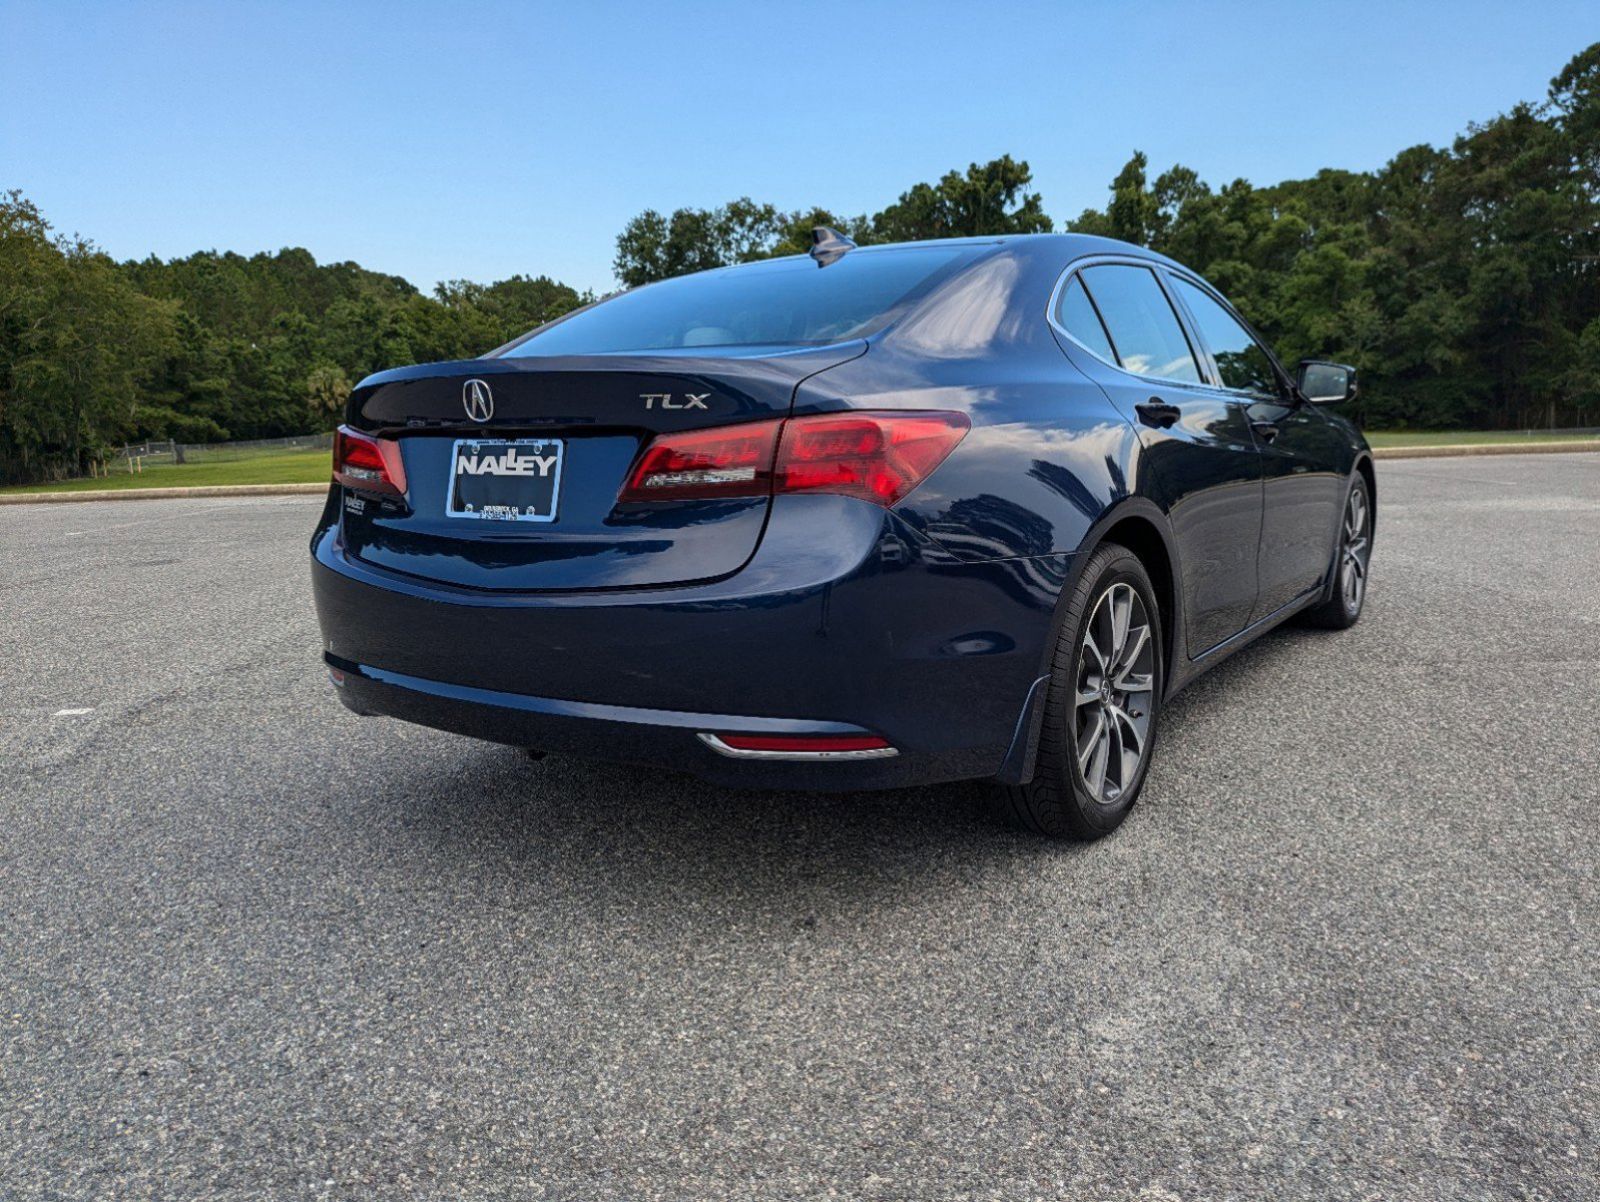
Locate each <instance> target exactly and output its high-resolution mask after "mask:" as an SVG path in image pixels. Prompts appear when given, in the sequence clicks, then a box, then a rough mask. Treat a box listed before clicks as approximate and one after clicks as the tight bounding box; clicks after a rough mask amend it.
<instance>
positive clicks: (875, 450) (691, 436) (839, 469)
mask: <svg viewBox="0 0 1600 1202" xmlns="http://www.w3.org/2000/svg"><path fill="white" fill-rule="evenodd" d="M971 428H972V423H971V421H969V420H968V418H967V416H966V415H965V414H963V413H818V414H811V415H809V416H806V417H796V418H789V419H787V420H783V421H765V422H751V423H749V424H748V425H742V426H722V427H718V428H715V429H710V430H694V431H690V432H688V433H685V434H663V435H660V436H659V437H657V438H656V439H655V440H654V441H653V442H651V443H650V445H649V446H648V447H646V448H645V452H644V454H643V455H642V456H641V457H640V459H639V464H638V466H637V467H635V468H634V470H633V474H632V475H631V476H630V477H629V478H628V483H627V485H626V487H624V488H623V490H622V494H621V496H620V497H619V498H618V500H620V501H624V502H633V501H655V500H663V501H665V500H683V499H687V498H696V499H710V498H714V497H751V496H763V495H765V494H766V493H768V492H769V491H770V492H780V493H798V492H824V493H840V494H843V495H844V496H847V497H859V498H861V499H862V500H864V501H871V502H873V503H874V504H877V505H883V506H885V507H888V506H891V505H894V504H896V503H897V502H898V501H900V500H901V499H902V498H904V497H905V496H906V494H907V493H909V492H910V491H911V490H912V489H914V488H915V487H916V486H917V485H919V484H921V483H922V482H923V480H925V479H927V477H928V476H929V474H930V473H931V472H932V471H933V469H934V468H936V467H938V466H939V464H941V463H943V462H944V459H945V457H946V456H947V455H949V454H950V452H951V451H952V450H954V449H955V446H956V444H957V443H958V442H960V441H961V439H962V438H963V437H964V436H965V435H966V433H967V431H968V430H969V429H971Z"/></svg>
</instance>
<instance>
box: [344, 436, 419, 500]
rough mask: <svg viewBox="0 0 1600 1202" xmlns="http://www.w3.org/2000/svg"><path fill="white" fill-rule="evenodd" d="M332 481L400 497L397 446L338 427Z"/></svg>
mask: <svg viewBox="0 0 1600 1202" xmlns="http://www.w3.org/2000/svg"><path fill="white" fill-rule="evenodd" d="M333 478H334V479H335V480H337V481H338V482H339V483H340V484H343V485H344V486H345V487H346V488H354V489H359V490H360V491H362V492H369V493H379V494H381V495H385V496H394V497H398V496H401V495H403V494H404V493H405V491H406V466H405V463H404V461H403V460H402V459H401V458H400V444H399V443H397V442H395V441H394V440H393V439H389V438H374V437H372V436H371V435H370V434H362V433H361V432H360V431H358V430H352V429H351V428H350V427H349V426H340V427H339V428H338V430H336V431H334V435H333Z"/></svg>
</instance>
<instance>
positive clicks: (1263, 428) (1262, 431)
mask: <svg viewBox="0 0 1600 1202" xmlns="http://www.w3.org/2000/svg"><path fill="white" fill-rule="evenodd" d="M1250 428H1251V429H1252V430H1254V431H1255V432H1256V434H1257V435H1258V436H1259V437H1260V439H1261V441H1262V442H1271V441H1272V440H1273V439H1274V438H1276V437H1278V424H1277V423H1276V422H1251V423H1250Z"/></svg>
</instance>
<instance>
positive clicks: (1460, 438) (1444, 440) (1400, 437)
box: [1363, 430, 1600, 447]
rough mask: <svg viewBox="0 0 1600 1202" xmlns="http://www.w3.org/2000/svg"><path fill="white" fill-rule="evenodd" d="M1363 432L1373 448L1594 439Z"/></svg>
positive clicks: (1557, 434)
mask: <svg viewBox="0 0 1600 1202" xmlns="http://www.w3.org/2000/svg"><path fill="white" fill-rule="evenodd" d="M1363 433H1365V434H1366V436H1367V441H1368V442H1370V443H1371V444H1372V445H1373V446H1374V447H1461V446H1474V445H1477V444H1480V443H1494V442H1565V441H1567V440H1568V439H1573V438H1583V439H1593V438H1596V437H1600V435H1594V434H1571V433H1564V432H1562V431H1559V430H1556V431H1543V430H1534V431H1531V432H1529V433H1524V432H1522V431H1521V430H1366V431H1363Z"/></svg>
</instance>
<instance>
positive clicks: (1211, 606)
mask: <svg viewBox="0 0 1600 1202" xmlns="http://www.w3.org/2000/svg"><path fill="white" fill-rule="evenodd" d="M1054 313H1055V319H1056V324H1057V326H1058V328H1059V329H1060V330H1062V332H1064V333H1066V334H1067V335H1068V336H1069V337H1071V338H1072V339H1073V340H1074V341H1075V342H1077V343H1078V344H1079V345H1080V346H1081V347H1082V348H1084V349H1086V350H1087V351H1089V352H1090V355H1089V356H1080V357H1081V358H1083V359H1085V360H1087V359H1089V358H1090V357H1091V356H1092V358H1093V360H1094V362H1093V363H1088V364H1087V365H1086V367H1085V370H1086V371H1088V372H1089V373H1090V374H1092V375H1093V377H1094V379H1095V380H1096V382H1097V383H1099V384H1100V386H1101V387H1102V388H1103V389H1104V390H1105V392H1106V394H1107V396H1109V397H1110V398H1111V401H1112V403H1113V404H1114V405H1116V407H1117V408H1118V409H1120V410H1121V411H1122V412H1123V413H1124V414H1125V415H1127V416H1128V417H1129V418H1130V419H1131V420H1133V421H1134V422H1136V423H1137V426H1138V430H1139V436H1140V439H1141V441H1142V443H1143V445H1144V457H1143V467H1142V469H1141V470H1143V471H1144V472H1145V478H1144V479H1142V480H1139V481H1130V487H1134V488H1135V489H1136V491H1142V492H1143V493H1145V495H1147V496H1150V497H1151V498H1152V499H1153V500H1155V502H1156V503H1157V504H1158V505H1160V506H1161V508H1162V509H1163V510H1165V512H1166V513H1167V515H1168V518H1169V520H1170V522H1171V527H1172V534H1173V538H1174V540H1175V542H1176V544H1177V552H1178V560H1179V562H1178V565H1177V569H1178V570H1177V575H1178V579H1179V583H1180V596H1181V599H1182V606H1183V613H1184V622H1185V626H1186V630H1187V642H1188V650H1189V653H1190V654H1191V655H1199V654H1200V653H1202V652H1204V651H1206V650H1209V649H1210V648H1212V647H1214V646H1216V645H1217V644H1218V643H1220V642H1222V641H1224V640H1225V639H1227V638H1229V637H1230V636H1232V635H1234V634H1237V633H1238V632H1239V631H1240V630H1242V629H1244V626H1245V624H1246V623H1247V622H1248V621H1249V620H1250V614H1251V612H1252V610H1253V609H1254V607H1255V601H1256V544H1257V542H1258V541H1259V539H1260V533H1261V456H1260V455H1259V454H1258V453H1257V451H1256V447H1255V443H1254V440H1253V438H1252V436H1251V433H1250V418H1249V415H1248V413H1247V412H1246V409H1247V406H1246V404H1245V403H1244V402H1243V401H1242V399H1241V398H1237V397H1231V396H1226V395H1223V394H1221V393H1219V392H1218V391H1217V390H1216V389H1214V388H1212V387H1210V386H1209V385H1208V384H1207V383H1206V381H1205V379H1204V377H1203V375H1202V368H1201V358H1200V356H1199V354H1198V353H1197V352H1196V350H1195V348H1194V347H1193V346H1192V345H1191V344H1190V341H1189V339H1188V337H1187V336H1186V335H1185V333H1184V330H1183V326H1182V324H1181V323H1180V321H1179V319H1178V315H1177V312H1176V311H1175V309H1174V308H1173V305H1172V302H1171V299H1170V298H1169V296H1168V295H1167V292H1166V290H1165V288H1164V286H1163V285H1162V283H1161V281H1160V279H1159V278H1158V276H1157V274H1156V272H1155V270H1154V269H1153V267H1152V266H1151V265H1148V264H1145V263H1139V262H1131V261H1115V260H1113V261H1097V262H1092V263H1089V264H1087V265H1085V266H1083V267H1081V268H1079V269H1078V270H1077V271H1076V272H1074V273H1073V275H1072V276H1071V277H1070V278H1069V279H1067V280H1066V281H1065V282H1064V283H1063V285H1062V286H1061V288H1060V289H1059V291H1058V293H1057V299H1056V304H1055V307H1054ZM1074 361H1075V362H1076V361H1077V360H1076V359H1075V360H1074Z"/></svg>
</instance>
